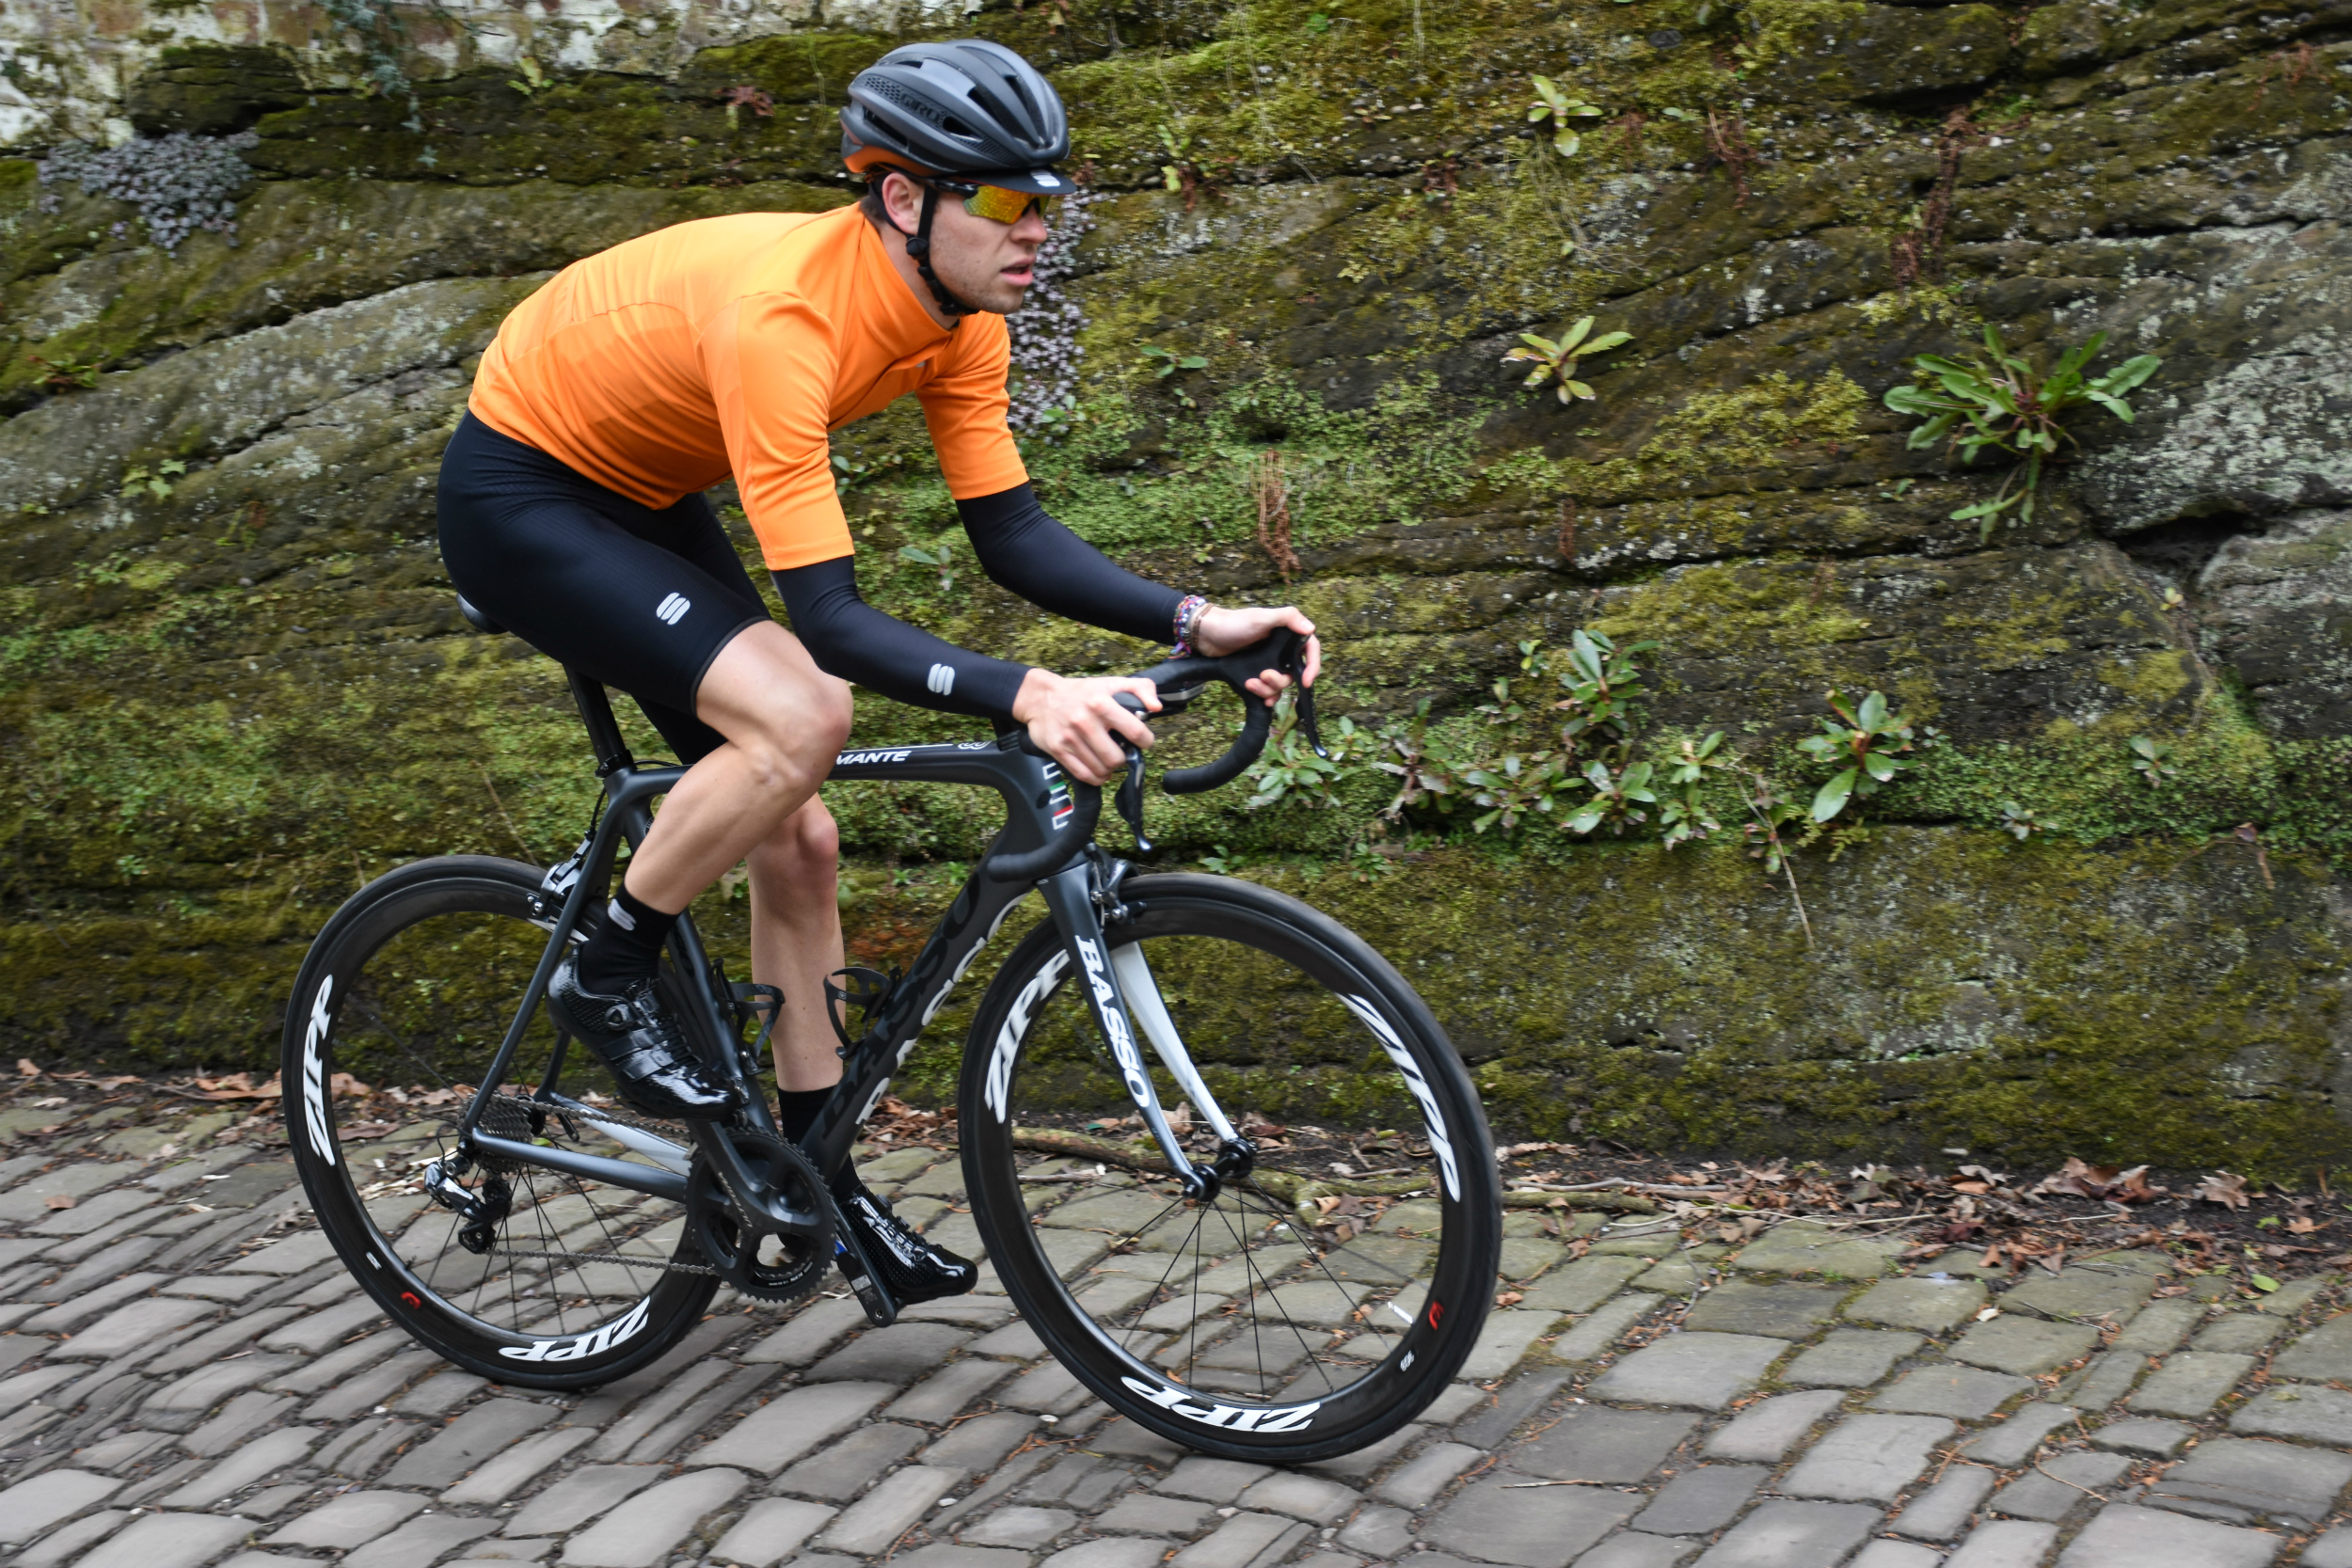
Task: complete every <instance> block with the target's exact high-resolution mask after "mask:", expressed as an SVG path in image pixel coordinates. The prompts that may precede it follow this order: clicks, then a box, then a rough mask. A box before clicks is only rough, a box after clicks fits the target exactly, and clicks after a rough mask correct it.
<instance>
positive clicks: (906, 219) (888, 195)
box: [882, 169, 923, 238]
mask: <svg viewBox="0 0 2352 1568" xmlns="http://www.w3.org/2000/svg"><path fill="white" fill-rule="evenodd" d="M882 212H883V214H884V216H885V217H887V219H888V220H889V223H890V227H891V228H893V229H895V230H898V232H899V234H900V235H901V236H904V237H908V238H912V237H913V236H914V232H915V230H918V229H920V228H921V227H922V224H923V187H921V186H920V185H917V184H916V183H915V182H914V181H912V180H910V179H908V178H907V177H906V176H905V175H903V174H900V173H899V172H898V170H896V169H893V170H891V171H890V172H889V173H888V174H885V175H883V176H882Z"/></svg>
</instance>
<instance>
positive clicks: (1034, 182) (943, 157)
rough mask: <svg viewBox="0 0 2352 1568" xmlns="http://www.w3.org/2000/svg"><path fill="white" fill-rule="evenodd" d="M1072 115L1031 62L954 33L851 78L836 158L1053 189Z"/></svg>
mask: <svg viewBox="0 0 2352 1568" xmlns="http://www.w3.org/2000/svg"><path fill="white" fill-rule="evenodd" d="M1069 155H1070V117H1069V115H1068V114H1066V113H1065V112H1063V109H1062V106H1061V96H1060V95H1059V94H1058V93H1057V92H1055V91H1054V88H1053V86H1052V84H1050V83H1048V82H1047V81H1046V80H1045V78H1044V77H1043V76H1042V75H1041V74H1040V73H1039V71H1038V69H1037V67H1035V66H1033V65H1031V64H1030V63H1029V62H1028V61H1026V60H1025V59H1023V58H1022V57H1021V56H1020V55H1016V54H1014V53H1013V52H1012V51H1011V50H1009V49H1008V48H1006V47H1005V46H1004V45H1003V44H1001V43H991V42H989V41H988V40H986V39H956V40H951V41H949V42H946V43H910V44H908V45H906V46H905V47H903V48H899V49H893V50H892V51H891V52H890V53H889V54H887V55H883V56H882V58H881V59H879V60H877V61H875V62H874V63H873V64H872V65H870V66H868V67H866V69H865V70H864V71H859V72H858V74H857V76H856V78H855V79H854V80H853V81H851V82H850V104H849V107H847V108H845V109H843V110H842V111H841V159H842V162H844V163H846V164H848V165H849V166H850V170H851V171H852V172H854V173H858V174H868V173H874V172H877V171H878V170H879V168H881V167H883V166H893V167H898V168H902V169H904V170H906V171H907V172H908V173H911V174H938V175H946V176H947V177H948V178H950V179H964V180H979V181H984V182H986V183H988V184H991V185H1002V186H1004V187H1006V188H1007V189H1009V190H1018V191H1029V192H1032V193H1034V194H1036V195H1040V196H1059V195H1061V194H1062V193H1063V192H1065V191H1067V190H1068V189H1069V188H1070V185H1069V182H1067V181H1065V180H1063V179H1062V177H1061V176H1060V175H1058V174H1056V173H1055V172H1054V170H1053V168H1052V167H1051V166H1052V165H1054V164H1057V163H1058V162H1060V161H1061V160H1062V159H1064V158H1066V157H1068V156H1069Z"/></svg>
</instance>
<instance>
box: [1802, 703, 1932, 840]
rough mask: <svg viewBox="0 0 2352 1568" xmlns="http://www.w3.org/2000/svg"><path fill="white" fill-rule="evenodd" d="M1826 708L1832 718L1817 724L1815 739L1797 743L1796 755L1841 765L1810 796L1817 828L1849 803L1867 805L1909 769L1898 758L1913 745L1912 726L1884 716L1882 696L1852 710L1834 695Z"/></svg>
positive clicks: (1894, 715) (1895, 716)
mask: <svg viewBox="0 0 2352 1568" xmlns="http://www.w3.org/2000/svg"><path fill="white" fill-rule="evenodd" d="M1829 705H1830V709H1831V711H1832V712H1834V713H1836V715H1837V717H1836V719H1824V720H1822V721H1821V733H1820V735H1809V736H1805V737H1804V739H1803V740H1800V741H1798V742H1797V749H1798V750H1799V751H1801V752H1804V753H1806V754H1807V755H1808V756H1811V757H1813V758H1815V759H1816V760H1818V761H1820V762H1826V763H1832V764H1836V763H1840V762H1842V763H1843V764H1844V765H1845V766H1844V767H1842V768H1838V770H1837V772H1836V774H1834V775H1833V776H1832V777H1831V779H1830V781H1829V783H1827V784H1823V785H1822V786H1821V787H1820V791H1819V792H1818V793H1816V794H1815V795H1814V797H1813V806H1812V816H1813V820H1814V821H1816V822H1827V821H1828V820H1829V819H1830V818H1831V817H1833V816H1836V815H1837V814H1838V813H1839V812H1841V811H1843V810H1845V809H1846V803H1847V802H1848V801H1849V800H1853V799H1855V798H1857V797H1859V798H1861V799H1864V800H1867V799H1868V798H1869V797H1870V796H1873V795H1875V794H1877V793H1878V792H1879V789H1880V787H1881V786H1882V785H1884V784H1890V783H1892V782H1893V780H1894V778H1895V775H1896V774H1898V773H1899V772H1901V771H1902V770H1903V769H1904V768H1910V767H1912V766H1913V764H1912V763H1911V762H1906V761H1905V760H1903V757H1902V755H1901V753H1902V752H1908V751H1910V750H1912V748H1913V745H1914V742H1915V735H1914V732H1913V730H1912V727H1911V721H1910V720H1908V719H1906V718H1904V717H1903V716H1902V715H1900V714H1899V713H1890V712H1889V711H1888V710H1887V705H1886V694H1885V693H1884V692H1883V691H1873V692H1871V693H1870V694H1869V695H1868V696H1867V697H1865V698H1863V699H1862V701H1861V702H1860V703H1858V704H1855V703H1850V702H1849V701H1848V700H1847V699H1846V698H1845V697H1844V696H1842V695H1840V694H1839V693H1837V692H1835V691H1833V692H1831V693H1830V694H1829Z"/></svg>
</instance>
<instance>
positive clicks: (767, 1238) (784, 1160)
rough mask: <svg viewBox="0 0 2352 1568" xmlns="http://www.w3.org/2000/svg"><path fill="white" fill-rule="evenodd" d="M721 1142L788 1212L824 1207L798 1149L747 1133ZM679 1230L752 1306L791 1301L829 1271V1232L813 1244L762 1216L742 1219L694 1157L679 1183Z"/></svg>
mask: <svg viewBox="0 0 2352 1568" xmlns="http://www.w3.org/2000/svg"><path fill="white" fill-rule="evenodd" d="M727 1136H728V1137H730V1138H731V1139H733V1140H734V1143H735V1147H736V1149H737V1151H738V1152H739V1153H740V1154H741V1155H742V1156H743V1163H744V1164H747V1165H749V1166H750V1167H751V1168H752V1172H753V1174H754V1175H756V1176H759V1177H762V1178H763V1179H764V1180H766V1181H767V1182H768V1184H769V1185H771V1186H772V1187H774V1188H776V1189H778V1190H779V1191H780V1192H781V1194H782V1196H784V1198H785V1200H786V1201H787V1203H790V1204H791V1205H792V1206H793V1207H795V1208H815V1209H817V1210H818V1212H823V1211H824V1210H825V1208H826V1207H827V1205H826V1204H825V1202H824V1201H823V1197H822V1196H821V1194H820V1193H819V1192H818V1190H817V1183H818V1180H820V1179H819V1178H818V1175H817V1172H816V1170H815V1168H814V1167H813V1166H811V1165H810V1164H809V1163H808V1161H807V1159H806V1158H805V1157H804V1156H803V1155H802V1153H801V1152H800V1150H799V1149H797V1148H792V1147H791V1146H789V1145H787V1144H786V1143H785V1142H784V1141H783V1140H782V1139H780V1138H775V1137H771V1136H770V1135H769V1134H768V1133H765V1132H754V1131H752V1130H750V1129H748V1128H732V1129H730V1130H729V1131H728V1133H727ZM686 1228H687V1233H688V1234H689V1235H690V1236H691V1237H692V1238H693V1240H694V1244H695V1245H696V1246H697V1247H699V1248H700V1249H701V1251H702V1255H703V1257H704V1258H706V1259H708V1260H709V1262H710V1265H711V1267H712V1268H713V1269H714V1270H716V1271H717V1273H718V1275H719V1277H720V1278H722V1279H723V1280H725V1281H726V1282H727V1283H728V1284H730V1285H732V1286H734V1287H735V1288H736V1289H737V1290H739V1291H742V1292H743V1293H744V1294H745V1295H747V1296H751V1297H753V1298H755V1299H756V1300H759V1301H797V1300H799V1299H800V1298H801V1297H803V1296H804V1295H806V1294H808V1293H809V1291H813V1290H815V1289H816V1288H817V1286H818V1284H819V1283H820V1282H821V1281H822V1280H823V1279H824V1277H825V1271H826V1270H827V1269H829V1268H830V1267H831V1266H832V1264H833V1238H832V1235H831V1233H830V1232H828V1233H826V1234H825V1235H823V1236H822V1237H820V1238H818V1239H816V1240H814V1241H812V1240H810V1239H809V1238H806V1237H803V1236H796V1235H790V1234H787V1233H785V1232H783V1231H780V1230H779V1229H777V1227H776V1226H775V1224H774V1222H773V1221H771V1220H769V1219H768V1218H767V1217H766V1216H764V1215H756V1214H747V1213H746V1212H744V1211H743V1209H742V1208H740V1207H739V1205H738V1204H737V1203H736V1202H735V1200H734V1199H733V1198H732V1197H731V1196H728V1193H727V1190H726V1183H725V1182H723V1181H722V1180H720V1179H719V1175H718V1173H717V1172H716V1171H715V1170H713V1169H712V1168H711V1164H710V1161H709V1159H708V1158H707V1156H705V1155H704V1154H703V1153H702V1151H701V1150H699V1149H697V1150H696V1151H695V1153H694V1160H693V1164H692V1165H691V1168H690V1169H689V1170H688V1172H687V1177H686Z"/></svg>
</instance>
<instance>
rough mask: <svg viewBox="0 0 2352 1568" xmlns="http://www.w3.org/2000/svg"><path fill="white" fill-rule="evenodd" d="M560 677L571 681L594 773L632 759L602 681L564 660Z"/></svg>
mask: <svg viewBox="0 0 2352 1568" xmlns="http://www.w3.org/2000/svg"><path fill="white" fill-rule="evenodd" d="M564 679H565V680H566V681H568V682H570V683H571V688H572V704H573V705H574V706H576V707H578V708H579V709H580V722H581V723H582V724H585V725H586V726H587V727H588V744H589V745H590V747H591V748H593V749H594V750H595V752H596V776H597V777H598V778H603V777H605V776H607V775H609V774H611V773H612V772H613V771H614V770H615V769H617V768H627V767H628V766H630V765H631V764H632V763H634V762H635V761H636V760H637V759H636V758H634V757H632V756H630V755H629V752H628V742H627V741H625V740H623V739H622V738H621V721H620V720H619V719H617V718H615V717H614V716H613V712H612V698H611V697H609V696H607V695H605V690H604V687H603V685H602V683H600V682H597V681H593V680H590V679H589V678H588V677H587V676H586V675H583V674H581V673H580V672H579V671H577V670H575V669H573V668H572V667H571V666H570V665H568V664H567V665H565V666H564Z"/></svg>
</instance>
